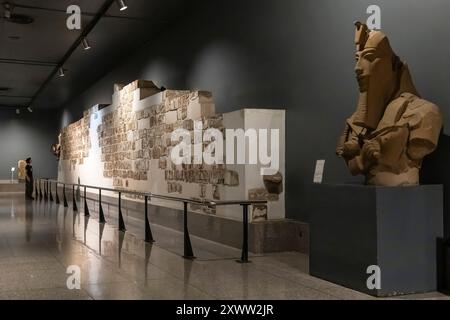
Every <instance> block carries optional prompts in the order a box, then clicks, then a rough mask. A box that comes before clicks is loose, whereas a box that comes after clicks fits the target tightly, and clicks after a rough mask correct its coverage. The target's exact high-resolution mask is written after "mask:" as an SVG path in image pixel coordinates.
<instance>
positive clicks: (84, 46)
mask: <svg viewBox="0 0 450 320" xmlns="http://www.w3.org/2000/svg"><path fill="white" fill-rule="evenodd" d="M81 44H82V45H83V49H84V50H89V49H90V48H91V46H90V44H89V41H88V39H87V38H83V40H81Z"/></svg>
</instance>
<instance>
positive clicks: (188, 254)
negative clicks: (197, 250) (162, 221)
mask: <svg viewBox="0 0 450 320" xmlns="http://www.w3.org/2000/svg"><path fill="white" fill-rule="evenodd" d="M183 204H184V256H183V258H185V259H191V260H192V259H195V256H194V252H193V251H192V244H191V237H190V236H189V229H188V211H187V207H188V203H187V202H183Z"/></svg>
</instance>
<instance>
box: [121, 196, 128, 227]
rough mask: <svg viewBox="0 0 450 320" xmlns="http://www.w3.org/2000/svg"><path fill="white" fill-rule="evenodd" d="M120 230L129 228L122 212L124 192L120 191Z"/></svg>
mask: <svg viewBox="0 0 450 320" xmlns="http://www.w3.org/2000/svg"><path fill="white" fill-rule="evenodd" d="M119 230H120V231H123V232H125V231H127V228H125V221H124V220H123V214H122V192H119Z"/></svg>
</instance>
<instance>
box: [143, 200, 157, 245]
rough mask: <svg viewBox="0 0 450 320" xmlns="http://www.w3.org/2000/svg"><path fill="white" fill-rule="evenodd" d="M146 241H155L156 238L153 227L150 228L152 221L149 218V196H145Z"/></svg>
mask: <svg viewBox="0 0 450 320" xmlns="http://www.w3.org/2000/svg"><path fill="white" fill-rule="evenodd" d="M144 205H145V242H149V243H153V242H155V240H154V239H153V234H152V229H150V221H149V219H148V196H145V201H144Z"/></svg>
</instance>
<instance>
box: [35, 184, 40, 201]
mask: <svg viewBox="0 0 450 320" xmlns="http://www.w3.org/2000/svg"><path fill="white" fill-rule="evenodd" d="M38 181H39V180H37V179H34V200H36V201H37V199H38V197H39V190H38Z"/></svg>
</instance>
